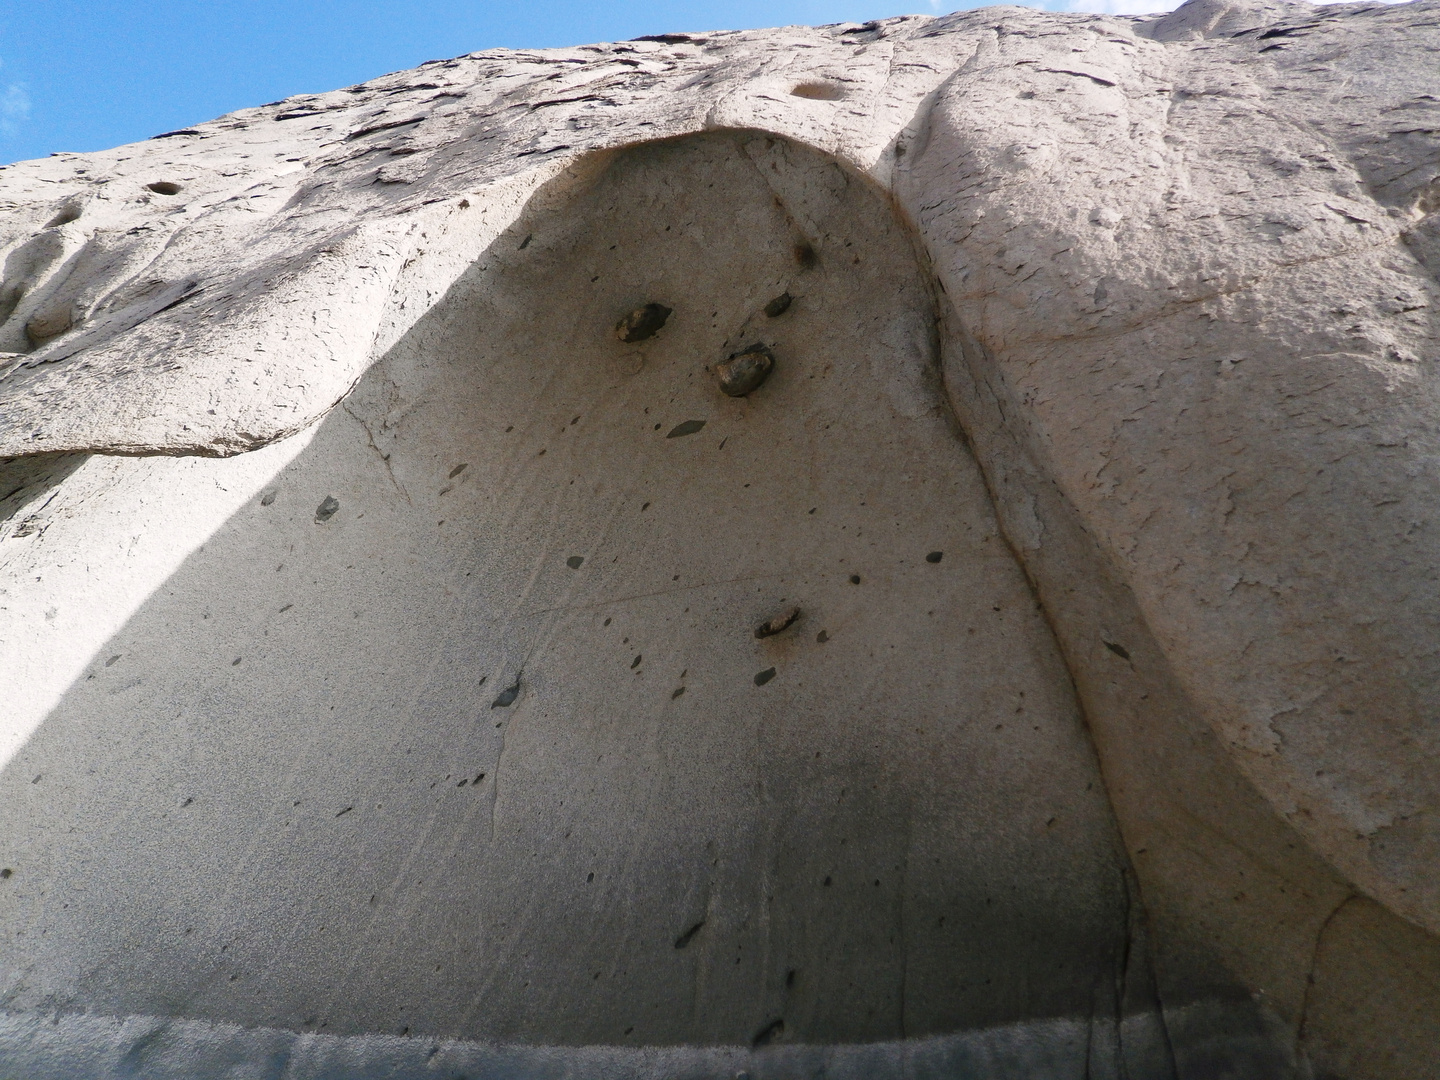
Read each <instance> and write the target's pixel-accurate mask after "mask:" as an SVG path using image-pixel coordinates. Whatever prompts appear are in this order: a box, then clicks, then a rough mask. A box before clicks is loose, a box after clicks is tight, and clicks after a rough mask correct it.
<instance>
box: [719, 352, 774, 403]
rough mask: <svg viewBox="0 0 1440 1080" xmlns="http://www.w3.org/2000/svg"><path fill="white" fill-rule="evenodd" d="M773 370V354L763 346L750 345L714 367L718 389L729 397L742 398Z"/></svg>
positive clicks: (756, 387) (757, 386)
mask: <svg viewBox="0 0 1440 1080" xmlns="http://www.w3.org/2000/svg"><path fill="white" fill-rule="evenodd" d="M773 370H775V354H774V353H772V352H771V351H770V350H769V349H767V348H766V347H765V346H764V345H751V346H749V347H748V348H745V349H742V350H741V351H740V352H738V353H735V354H734V355H733V356H731V357H730V358H729V359H728V360H722V361H721V362H720V363H718V364H716V365H715V372H716V374H718V375H719V376H720V389H721V390H723V391H725V393H727V394H729V395H730V396H731V397H744V396H745V395H746V394H748V393H750V392H751V391H752V390H756V389H758V388H759V386H760V384H761V383H763V382H764V381H765V380H766V379H768V378H769V377H770V372H772V371H773Z"/></svg>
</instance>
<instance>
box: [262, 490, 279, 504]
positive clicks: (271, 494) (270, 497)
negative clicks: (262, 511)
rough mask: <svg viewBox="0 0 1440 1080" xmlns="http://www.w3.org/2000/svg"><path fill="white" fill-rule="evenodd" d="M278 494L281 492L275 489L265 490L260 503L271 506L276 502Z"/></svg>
mask: <svg viewBox="0 0 1440 1080" xmlns="http://www.w3.org/2000/svg"><path fill="white" fill-rule="evenodd" d="M277 494H279V492H276V491H274V490H271V491H267V492H265V494H264V495H261V496H260V505H261V506H269V505H271V504H272V503H274V501H275V496H276V495H277Z"/></svg>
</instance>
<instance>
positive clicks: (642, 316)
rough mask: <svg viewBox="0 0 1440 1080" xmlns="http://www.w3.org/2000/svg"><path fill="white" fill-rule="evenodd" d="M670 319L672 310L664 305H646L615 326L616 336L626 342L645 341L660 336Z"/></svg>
mask: <svg viewBox="0 0 1440 1080" xmlns="http://www.w3.org/2000/svg"><path fill="white" fill-rule="evenodd" d="M668 318H670V308H668V307H666V306H665V305H664V304H653V303H652V304H646V305H645V306H644V307H642V308H636V309H635V310H634V311H632V312H631V313H630V314H629V315H626V316H625V317H624V318H623V319H621V320H620V321H619V322H618V323H616V324H615V336H616V337H618V338H619V339H620V340H621V341H624V342H632V341H644V340H645V339H646V338H652V337H654V336H655V335H656V334H658V333H659V332H660V328H661V327H662V326H664V325H665V320H666V319H668Z"/></svg>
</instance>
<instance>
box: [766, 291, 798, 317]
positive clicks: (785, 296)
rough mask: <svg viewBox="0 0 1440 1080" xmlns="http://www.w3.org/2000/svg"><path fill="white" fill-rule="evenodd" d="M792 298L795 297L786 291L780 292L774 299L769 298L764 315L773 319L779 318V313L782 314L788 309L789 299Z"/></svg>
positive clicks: (791, 299)
mask: <svg viewBox="0 0 1440 1080" xmlns="http://www.w3.org/2000/svg"><path fill="white" fill-rule="evenodd" d="M794 299H795V298H794V297H793V296H791V295H790V294H789V293H788V292H782V293H781V294H780V295H779V296H777V297H775V299H774V300H771V301H770V302H769V303H768V304H766V305H765V315H766V317H767V318H771V319H775V318H779V317H780V316H781V315H784V314H785V312H787V311H789V310H790V304H791V301H793V300H794Z"/></svg>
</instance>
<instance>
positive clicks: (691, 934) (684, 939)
mask: <svg viewBox="0 0 1440 1080" xmlns="http://www.w3.org/2000/svg"><path fill="white" fill-rule="evenodd" d="M704 925H705V920H704V919H701V920H700V921H699V922H697V923H696V924H695V925H694V926H692V927H690V929H689V930H686V931H685V932H684V933H683V934H681V935H680V936H679V937H677V938H676V939H675V947H676V948H677V949H683V948H684V947H685V946H686V945H689V944H690V942H691V941H693V940H694V939H695V935H696V934H698V933H699V932H700V930H701V928H702V927H704Z"/></svg>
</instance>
